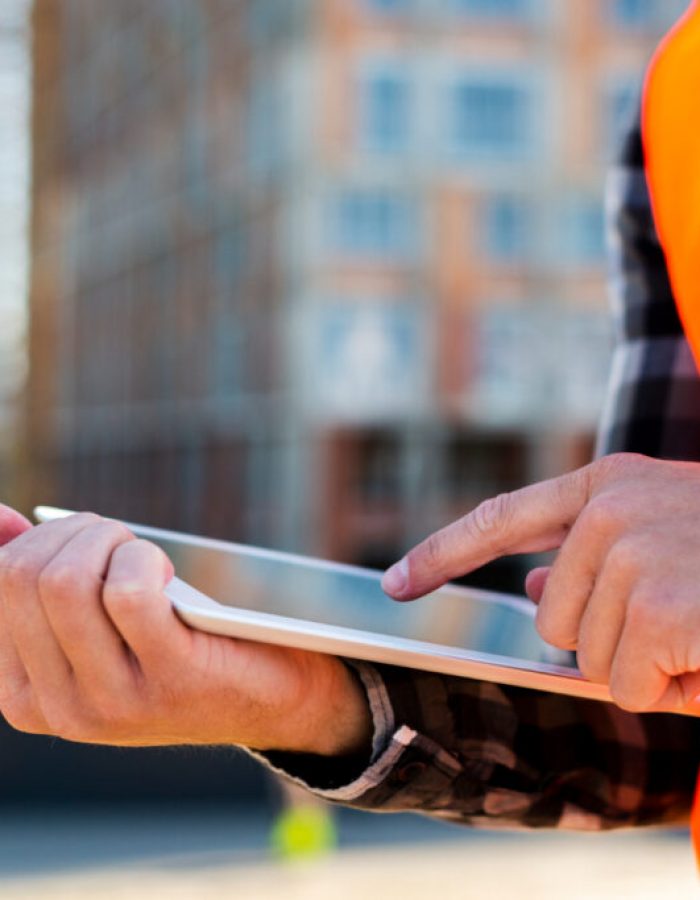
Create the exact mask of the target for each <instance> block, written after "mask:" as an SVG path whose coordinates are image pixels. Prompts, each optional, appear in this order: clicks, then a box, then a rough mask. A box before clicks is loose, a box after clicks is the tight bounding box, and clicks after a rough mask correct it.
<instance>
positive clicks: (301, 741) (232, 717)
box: [0, 506, 371, 755]
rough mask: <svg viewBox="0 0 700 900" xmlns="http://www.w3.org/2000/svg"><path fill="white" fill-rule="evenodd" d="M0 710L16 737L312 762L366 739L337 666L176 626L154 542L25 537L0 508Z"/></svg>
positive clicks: (122, 537) (366, 727)
mask: <svg viewBox="0 0 700 900" xmlns="http://www.w3.org/2000/svg"><path fill="white" fill-rule="evenodd" d="M0 542H3V543H4V546H2V547H1V548H0V711H1V712H2V713H3V715H4V716H5V718H6V719H7V720H8V721H9V722H10V724H11V725H13V726H14V727H16V728H18V729H19V730H21V731H28V732H32V733H36V734H52V735H57V736H58V737H62V738H65V739H67V740H72V741H80V742H86V743H100V744H116V745H124V746H127V745H133V746H146V745H158V744H242V745H245V746H248V747H250V748H254V749H258V750H272V749H276V750H291V751H299V752H314V753H320V754H328V755H332V754H346V753H352V752H355V751H359V750H361V749H363V748H364V747H365V746H367V745H369V743H370V741H371V727H370V715H369V710H368V709H367V701H366V698H365V696H364V693H363V691H362V689H361V687H360V686H359V685H358V684H357V683H356V681H355V679H354V677H353V676H352V675H351V674H350V673H349V672H348V670H347V668H346V667H345V666H344V665H343V663H341V662H340V661H339V660H337V659H335V658H333V657H330V656H325V655H322V654H317V653H307V652H304V651H301V650H292V649H288V648H282V647H275V646H272V645H266V644H257V643H254V642H251V641H243V640H234V639H231V638H226V637H219V636H215V635H210V634H205V633H204V632H200V631H195V630H192V629H190V628H188V627H187V626H186V625H184V624H183V622H182V621H181V620H180V619H178V617H177V616H176V614H175V612H174V611H173V609H172V607H171V605H170V602H169V601H168V599H167V598H166V597H165V595H164V593H163V587H164V586H165V585H166V584H167V582H168V581H169V580H170V578H171V577H172V575H173V567H172V564H171V563H170V561H169V560H168V559H167V557H166V556H165V554H164V553H163V552H162V551H161V550H160V549H159V548H157V547H156V546H155V545H154V544H151V543H149V542H147V541H143V540H137V539H136V538H135V537H134V536H133V535H132V534H131V533H130V532H129V531H128V529H127V528H126V527H125V526H124V525H122V524H120V523H118V522H114V521H110V520H106V519H102V518H100V517H99V516H96V515H92V514H90V513H81V514H78V515H73V516H70V517H68V518H66V519H61V520H58V521H54V522H49V523H46V524H44V525H39V526H36V527H32V526H31V525H30V523H29V522H27V521H26V519H23V517H20V516H19V514H17V513H15V512H14V511H13V510H10V509H9V508H8V507H2V506H0Z"/></svg>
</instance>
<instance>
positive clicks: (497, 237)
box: [480, 194, 530, 263]
mask: <svg viewBox="0 0 700 900" xmlns="http://www.w3.org/2000/svg"><path fill="white" fill-rule="evenodd" d="M529 212H530V210H529V208H528V204H527V202H526V201H525V200H524V199H523V198H522V197H518V196H512V195H507V194H506V195H500V196H495V197H491V198H489V199H488V200H486V202H485V203H484V207H483V213H482V222H481V223H480V232H481V234H482V241H483V244H482V249H483V250H484V252H485V253H486V255H487V256H488V258H489V259H490V260H492V261H494V262H500V263H520V262H523V261H524V259H525V257H526V256H527V252H528V249H529V247H528V244H529V241H528V234H529Z"/></svg>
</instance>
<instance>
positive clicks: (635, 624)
mask: <svg viewBox="0 0 700 900" xmlns="http://www.w3.org/2000/svg"><path fill="white" fill-rule="evenodd" d="M665 618H666V617H665V615H664V608H663V605H661V604H659V602H658V598H657V595H656V594H655V593H654V592H653V591H651V590H649V589H645V590H636V591H635V592H634V593H633V594H632V595H631V597H630V599H629V603H628V606H627V626H628V628H630V629H631V630H632V633H633V634H639V633H647V632H650V631H654V632H657V633H659V634H660V633H661V631H662V629H663V627H664V625H665Z"/></svg>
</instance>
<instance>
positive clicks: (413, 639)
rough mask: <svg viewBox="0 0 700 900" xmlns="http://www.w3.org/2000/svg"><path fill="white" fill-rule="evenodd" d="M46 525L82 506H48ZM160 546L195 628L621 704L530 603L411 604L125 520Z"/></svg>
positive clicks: (456, 597) (463, 593) (359, 573)
mask: <svg viewBox="0 0 700 900" xmlns="http://www.w3.org/2000/svg"><path fill="white" fill-rule="evenodd" d="M34 513H35V516H36V518H37V519H38V520H39V521H42V522H45V521H48V520H51V519H56V518H61V517H64V516H67V515H71V513H70V512H69V511H67V510H60V509H55V508H53V507H45V506H42V507H37V508H36V509H35V511H34ZM126 524H127V525H128V527H129V528H130V529H131V530H132V531H133V533H134V534H136V535H138V536H139V537H143V538H146V539H148V540H150V541H152V542H153V543H155V544H157V545H158V546H159V547H161V548H162V549H163V550H164V551H165V553H167V555H168V556H169V557H170V559H171V560H172V562H173V564H174V566H175V572H176V577H175V578H173V579H172V581H171V582H170V583H169V584H168V585H167V587H166V588H165V593H166V594H167V596H168V597H169V599H170V600H171V602H172V604H173V606H174V608H175V610H176V611H177V613H178V615H179V616H180V617H181V618H182V619H183V620H184V621H185V622H186V623H187V624H188V625H190V626H191V627H193V628H198V629H201V630H203V631H208V632H211V633H213V634H219V635H226V636H229V637H233V638H244V639H248V640H253V641H262V642H265V643H271V644H280V645H283V646H286V647H295V648H299V649H303V650H314V651H320V652H322V653H330V654H335V655H341V656H346V657H350V658H354V659H362V660H369V661H371V662H379V663H390V664H393V665H397V666H407V667H410V668H416V669H424V670H427V671H432V672H439V673H443V674H446V675H457V676H462V677H466V678H476V679H481V680H485V681H490V682H496V683H500V684H509V685H515V686H520V687H527V688H535V689H538V690H545V691H552V692H555V693H562V694H568V695H571V696H576V697H586V698H591V699H597V700H610V695H609V693H608V690H607V687H605V686H604V685H600V684H593V683H591V682H589V681H586V680H585V679H584V678H583V676H582V675H581V673H580V672H579V671H578V670H577V669H576V667H575V665H574V664H573V661H572V656H571V654H565V653H562V651H559V650H556V649H554V648H552V647H551V646H549V645H548V644H546V643H545V642H544V641H543V640H542V639H541V638H540V637H539V635H538V634H537V631H536V629H535V624H534V607H533V605H532V604H531V603H530V601H529V600H527V599H525V598H523V597H515V596H510V595H506V594H498V593H493V592H490V591H481V590H476V589H472V588H464V587H458V586H456V585H446V586H444V587H442V588H440V589H439V590H437V591H434V592H433V593H431V594H429V595H427V596H426V597H423V598H422V599H420V600H416V601H413V602H411V603H397V602H396V601H395V600H391V599H390V598H389V597H387V596H386V594H384V592H383V591H382V589H381V586H380V579H381V576H382V573H381V572H379V571H374V570H370V569H362V568H358V567H356V566H350V565H345V564H340V563H334V562H328V561H325V560H319V559H313V558H310V557H305V556H299V555H296V554H291V553H283V552H280V551H276V550H264V549H261V548H257V547H250V546H246V545H241V544H234V543H229V542H227V541H220V540H213V539H210V538H205V537H198V536H194V535H188V534H181V533H180V532H174V531H164V530H162V529H159V528H151V527H149V526H146V525H136V524H133V523H129V522H127V523H126Z"/></svg>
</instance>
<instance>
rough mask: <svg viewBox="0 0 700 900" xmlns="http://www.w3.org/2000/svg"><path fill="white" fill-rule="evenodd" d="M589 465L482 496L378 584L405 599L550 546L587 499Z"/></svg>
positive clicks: (560, 538) (558, 540) (556, 542)
mask: <svg viewBox="0 0 700 900" xmlns="http://www.w3.org/2000/svg"><path fill="white" fill-rule="evenodd" d="M591 488H592V468H591V467H590V466H587V467H585V468H583V469H579V470H577V471H576V472H572V473H570V474H568V475H564V476H562V477H561V478H554V479H552V480H550V481H543V482H540V483H539V484H533V485H530V486H529V487H526V488H522V489H521V490H519V491H515V492H513V493H511V494H502V495H500V496H499V497H495V498H494V499H492V500H487V501H486V502H485V503H482V504H481V505H480V506H478V507H477V508H476V509H475V510H473V511H472V512H470V513H469V514H468V515H466V516H465V517H464V518H462V519H460V520H458V521H457V522H454V523H452V524H451V525H448V526H447V527H446V528H443V529H442V530H441V531H438V532H436V533H435V534H432V535H431V536H430V537H429V538H427V539H426V540H425V541H423V542H422V543H421V544H419V545H418V546H417V547H415V548H414V549H413V550H411V551H410V552H409V553H408V555H407V556H405V557H404V559H402V560H401V561H400V562H399V563H397V564H396V565H395V566H392V568H391V569H389V571H388V572H387V573H386V574H385V576H384V579H383V580H382V587H383V589H384V590H385V591H386V593H387V594H389V595H391V596H392V597H395V598H396V599H400V600H411V599H414V598H416V597H420V596H422V595H423V594H426V593H428V592H429V591H431V590H434V589H435V588H437V587H439V586H440V585H442V584H444V583H445V582H446V581H449V580H450V579H451V578H455V577H457V576H459V575H464V574H466V573H467V572H471V571H473V570H474V569H478V568H480V567H481V566H483V565H485V564H486V563H488V562H491V561H492V560H494V559H497V558H498V557H500V556H506V555H509V554H512V553H535V552H541V551H544V550H552V549H555V548H556V547H559V546H560V545H561V543H562V542H563V540H564V538H565V536H566V534H567V532H568V530H569V529H570V527H571V526H572V525H573V523H574V522H575V521H576V518H577V517H578V515H579V514H580V512H581V510H582V509H583V507H584V506H585V504H586V503H587V501H588V498H589V495H590V491H591Z"/></svg>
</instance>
